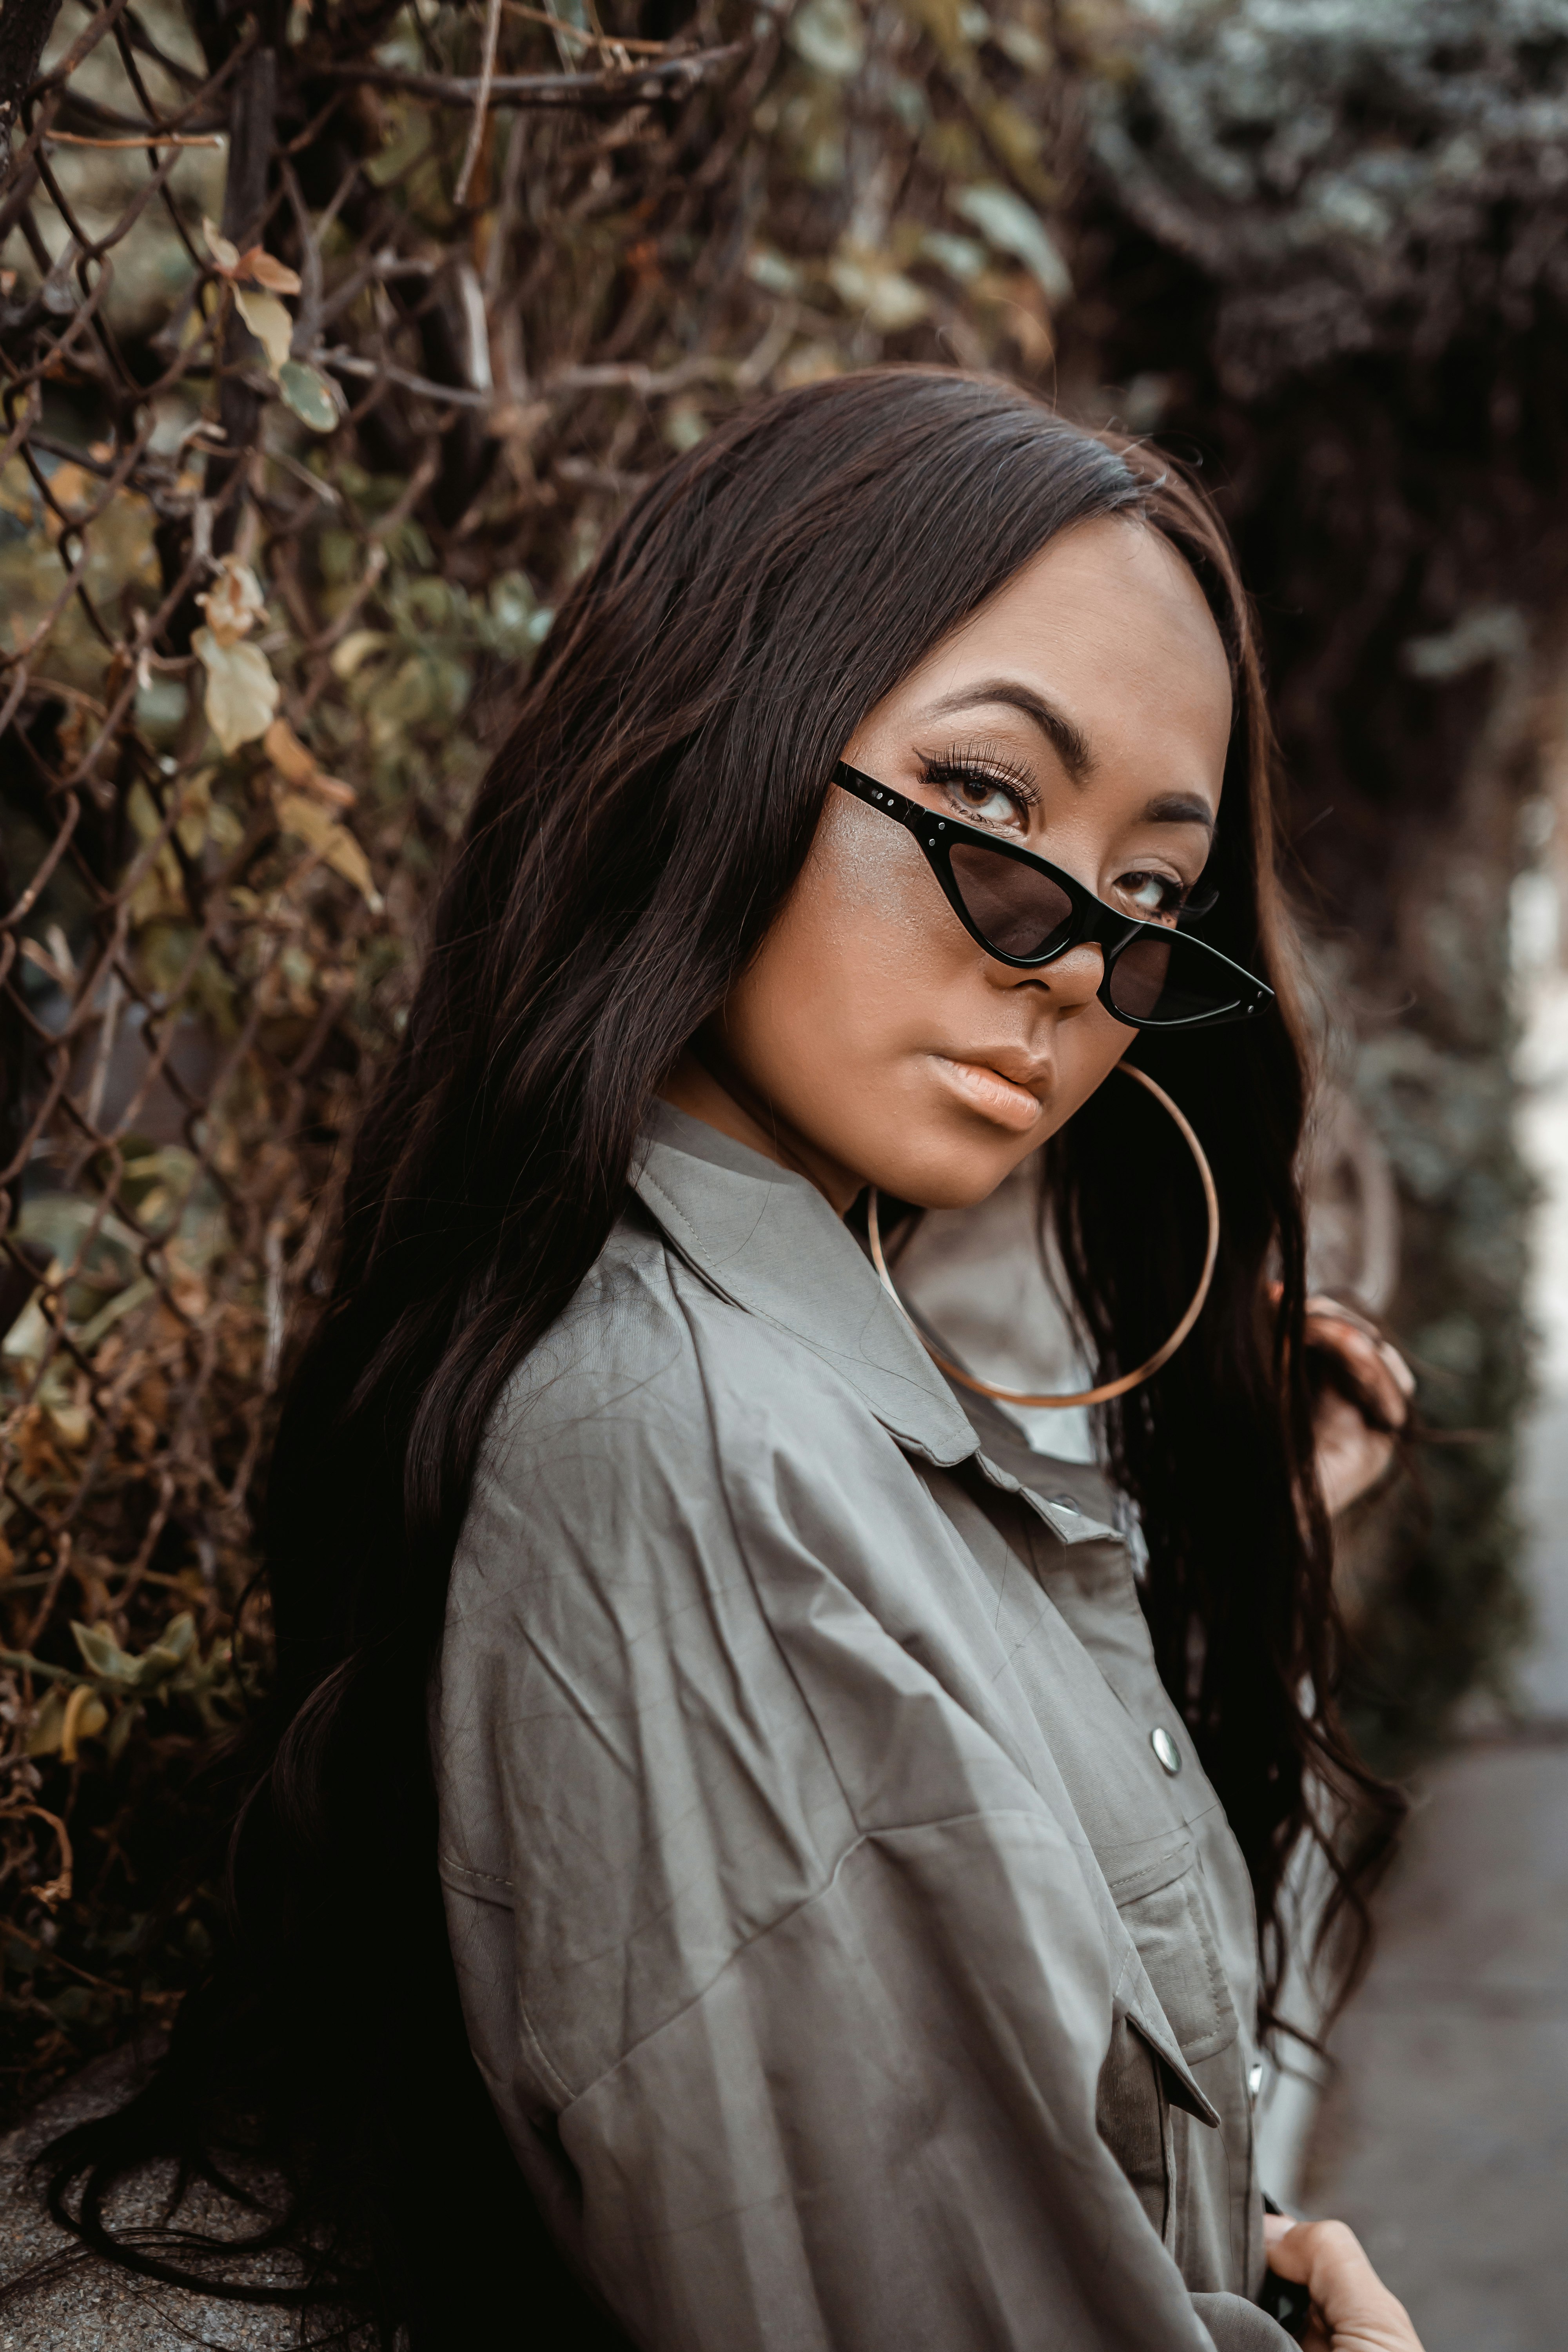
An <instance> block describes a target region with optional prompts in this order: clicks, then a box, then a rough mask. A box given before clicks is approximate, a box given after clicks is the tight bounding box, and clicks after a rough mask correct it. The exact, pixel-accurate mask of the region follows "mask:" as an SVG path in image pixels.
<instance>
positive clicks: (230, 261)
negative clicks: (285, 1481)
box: [0, 0, 1065, 2105]
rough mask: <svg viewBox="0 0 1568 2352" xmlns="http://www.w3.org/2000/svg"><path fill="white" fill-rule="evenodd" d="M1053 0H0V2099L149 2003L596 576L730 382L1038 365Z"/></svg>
mask: <svg viewBox="0 0 1568 2352" xmlns="http://www.w3.org/2000/svg"><path fill="white" fill-rule="evenodd" d="M1058 118H1059V101H1058V83H1057V78H1056V76H1055V74H1054V72H1053V70H1052V67H1051V52H1050V48H1049V27H1048V26H1047V21H1046V19H1045V16H1044V13H1043V11H1042V10H1041V9H1040V8H1038V7H1037V6H1036V5H1033V0H1020V5H1017V6H1016V7H1015V8H1014V9H1012V10H994V11H993V12H992V14H991V16H982V15H981V12H979V11H969V12H965V11H963V10H962V9H960V8H958V7H956V6H951V5H942V0H930V5H924V0H922V5H911V6H910V7H907V8H901V9H893V10H880V11H879V12H878V13H877V14H876V15H875V16H870V17H868V16H865V15H863V14H862V13H861V12H860V11H859V10H858V8H857V7H856V6H855V5H852V0H808V5H804V6H802V7H800V8H797V9H796V10H795V12H794V13H793V14H792V15H786V14H783V13H777V12H773V11H772V10H770V9H767V8H741V7H733V6H730V5H724V0H700V5H699V6H698V8H697V9H696V12H695V13H694V14H691V15H689V16H679V15H678V13H677V12H674V11H672V10H671V9H670V8H669V7H668V5H666V0H647V5H644V6H643V7H642V8H641V10H640V13H639V12H637V11H634V10H633V9H631V8H630V7H616V8H615V9H613V10H610V9H606V10H605V12H604V13H600V11H599V10H598V9H596V8H595V5H594V0H560V5H559V6H558V7H556V8H554V9H548V8H544V7H536V6H532V5H523V0H482V5H477V6H467V7H464V6H448V5H441V0H414V5H407V6H400V5H395V0H341V5H337V6H335V7H333V6H331V5H325V0H314V5H312V0H292V5H282V0H265V5H261V6H259V7H258V8H256V9H253V10H244V9H240V8H232V9H226V8H225V7H223V6H222V5H215V0H188V5H181V0H134V5H132V0H102V4H101V5H100V0H65V5H64V6H63V7H62V6H61V5H60V0H42V5H39V0H5V6H4V10H3V13H0V131H8V135H9V140H10V157H9V164H8V169H7V170H6V173H5V179H4V183H3V186H0V785H3V800H4V813H5V814H4V824H5V829H4V835H3V837H0V840H3V853H4V856H3V865H0V1056H3V1061H0V1083H3V1108H0V1187H3V1188H4V1206H3V1208H0V1333H3V1338H0V1350H3V1352H0V1904H3V1905H4V1907H5V1914H6V1916H7V1918H8V1922H9V1925H8V1927H6V1928H5V1929H4V1930H0V1935H3V1937H4V1958H5V1975H4V2000H3V2003H0V2042H3V2044H4V2046H3V2047H0V2086H3V2088H4V2091H5V2099H6V2102H7V2103H8V2104H13V2105H14V2104H16V2102H18V2101H21V2100H25V2098H26V2096H27V2095H29V2094H30V2093H31V2092H32V2091H33V2090H34V2089H36V2088H37V2086H38V2085H39V2084H40V2083H41V2082H42V2081H43V2080H45V2079H47V2076H48V2074H50V2073H51V2072H52V2071H55V2070H58V2068H59V2067H61V2066H62V2065H64V2064H67V2063H70V2062H71V2061H72V2060H73V2059H74V2058H75V2057H76V2056H78V2055H79V2054H81V2053H84V2052H85V2051H87V2050H89V2049H90V2048H91V2047H93V2046H95V2045H96V2044H99V2043H101V2042H103V2041H104V2040H105V2039H107V2038H110V2037H111V2036H112V2035H114V2034H115V2033H117V2032H120V2031H122V2030H123V2027H124V2023H125V2019H126V2014H127V2011H128V2008H129V2006H130V2004H131V2001H132V1991H131V1990H130V1988H131V1987H132V1982H133V1980H135V1981H138V1982H139V1983H140V1988H141V1990H140V1998H141V1999H142V2000H143V2001H144V2002H146V2003H148V2004H150V2005H151V2007H152V2008H153V2011H154V2012H156V2011H157V2010H158V2008H159V2006H160V2005H161V2004H166V2003H167V2002H168V2001H170V2000H173V1999H174V1998H176V1997H177V1994H178V1990H179V1988H180V1985H181V1983H182V1981H183V1980H184V1971H185V1970H186V1969H188V1967H189V1966H190V1964H191V1963H192V1962H193V1961H195V1960H199V1959H200V1958H201V1957H202V1954H203V1952H204V1950H205V1943H206V1937H207V1934H208V1921H207V1919H206V1917H205V1914H204V1911H203V1907H202V1900H201V1899H200V1898H198V1899H196V1900H195V1901H194V1902H192V1903H191V1904H188V1905H187V1906H185V1907H184V1911H183V1912H182V1913H181V1914H180V1915H179V1916H178V1917H176V1918H175V1919H174V1921H173V1922H172V1923H163V1924H161V1925H159V1926H158V1927H157V1929H156V1933H154V1932H153V1927H152V1925H151V1924H150V1923H152V1922H153V1921H155V1920H156V1918H157V1915H158V1908H159V1896H160V1893H161V1891H162V1890H161V1886H160V1876H161V1874H162V1873H163V1871H164V1870H165V1869H166V1867H167V1857H168V1854H169V1853H171V1852H172V1851H173V1850H174V1844H175V1843H177V1841H178V1834H179V1815H180V1810H181V1805H182V1803H183V1801H184V1800H183V1794H182V1791H183V1789H184V1781H185V1777H186V1775H187V1772H188V1769H189V1764H190V1759H191V1758H192V1756H193V1755H194V1754H195V1750H196V1748H198V1746H199V1744H200V1742H201V1740H202V1739H203V1738H204V1737H205V1734H206V1733H207V1732H208V1731H210V1730H211V1729H213V1728H215V1727H218V1726H220V1725H221V1724H222V1723H223V1722H224V1721H225V1720H226V1719H229V1718H231V1717H233V1715H234V1714H235V1712H236V1711H237V1709H238V1708H239V1707H240V1706H243V1704H244V1703H245V1696H246V1691H247V1685H250V1684H252V1683H253V1682H254V1680H255V1678H256V1677H258V1676H260V1675H264V1674H265V1671H266V1654H267V1651H266V1626H265V1623H264V1622H262V1620H261V1618H260V1616H259V1615H258V1612H257V1611H256V1610H255V1609H254V1608H249V1609H247V1611H246V1612H245V1616H244V1622H243V1623H240V1624H237V1622H236V1617H237V1611H238V1609H239V1606H240V1601H241V1596H242V1595H243V1593H244V1592H245V1590H246V1586H247V1580H248V1579H249V1577H250V1575H251V1572H252V1570H253V1566H254V1560H253V1554H252V1548H251V1547H252V1531H253V1510H254V1507H255V1501H256V1494H257V1487H258V1475H259V1472H260V1469H261V1467H262V1465H264V1460H265V1440H266V1434H267V1430H268V1415H269V1412H270V1409H271V1405H272V1402H273V1398H274V1395H275V1392H276V1389H277V1385H278V1381H279V1374H280V1371H281V1370H282V1369H283V1366H284V1363H285V1358H286V1352H287V1349H288V1346H289V1340H290V1335H291V1334H292V1333H293V1332H294V1331H296V1330H297V1329H298V1328H299V1327H300V1310H301V1308H302V1307H305V1308H308V1303H309V1298H310V1294H311V1292H312V1289H313V1288H317V1287H319V1286H320V1284H321V1276H322V1268H323V1264H324V1257H325V1254H326V1253H327V1252H329V1251H330V1248H331V1215H332V1202H333V1187H334V1181H335V1178H336V1175H337V1173H338V1171H340V1169H341V1167H342V1160H343V1156H344V1153H345V1151H346V1150H347V1148H348V1146H349V1143H350V1141H351V1139H352V1137H353V1129H354V1124H355V1119H356V1116H357V1113H358V1108H359V1105H360V1102H361V1098H362V1094H363V1088H364V1087H365V1085H366V1083H367V1079H368V1077H369V1075H370V1074H371V1072H372V1071H373V1070H374V1066H375V1063H376V1060H377V1057H378V1055H380V1054H381V1053H382V1052H383V1051H384V1048H385V1046H386V1045H387V1044H388V1042H389V1041H390V1040H391V1039H392V1038H393V1037H394V1036H395V1033H396V1029H397V1024H398V1022H399V1019H400V1017H401V1012H402V1006H403V1003H404V1001H405V990H406V987H407V984H408V971H409V966H410V961H411V957H412V955H413V953H414V952H415V951H416V947H417V939H418V928H419V919H420V911H421V908H422V906H423V903H424V900H425V897H426V889H427V886H428V883H429V880H430V877H432V875H433V874H434V873H435V872H436V871H437V868H438V867H439V866H440V863H441V860H442V856H443V854H444V851H445V848H446V845H447V843H448V842H449V840H450V839H451V837H452V835H454V833H455V831H456V829H457V828H458V825H459V824H460V823H461V821H462V816H463V812H464V809H465V806H466V804H467V799H468V794H469V793H470V792H471V789H472V787H473V785H474V782H475V781H476V779H477V777H478V774H479V770H480V768H481V766H482V764H483V761H484V758H485V756H486V751H487V747H488V745H489V742H490V741H491V740H492V739H493V737H494V735H495V733H496V731H497V730H498V728H499V726H500V723H501V720H502V719H503V717H504V712H505V708H506V703H507V699H508V697H509V695H510V692H511V691H512V690H513V688H514V685H515V681H516V679H517V677H518V676H519V674H520V672H521V670H522V669H523V668H525V667H526V665H527V662H528V660H529V658H530V656H531V652H532V650H533V648H534V647H535V646H537V644H538V643H539V642H540V640H541V638H542V635H543V633H544V631H545V629H546V628H547V626H548V623H549V617H550V609H551V605H552V600H553V598H554V597H555V595H556V594H557V593H558V592H559V588H560V586H561V584H562V583H563V582H564V581H565V580H567V579H569V578H570V576H571V575H572V573H573V572H574V571H575V570H576V569H577V568H578V567H580V566H581V564H582V563H583V562H584V561H586V560H587V558H588V557H589V556H590V555H591V553H592V551H593V549H594V546H595V543H596V540H597V537H598V534H599V533H600V531H601V530H602V529H603V527H604V524H605V519H606V518H607V516H609V515H610V514H611V513H612V512H613V511H614V510H615V508H616V502H617V501H618V500H620V499H623V498H624V496H625V495H626V492H627V491H628V490H630V489H631V488H634V487H635V486H636V484H637V482H638V481H639V480H640V479H641V478H643V477H644V476H645V475H646V473H647V471H648V470H649V468H650V467H652V466H653V465H654V464H656V463H657V462H658V459H659V457H661V456H662V455H664V454H667V453H668V450H669V449H670V448H671V447H677V448H679V447H681V446H688V445H689V443H690V442H691V441H692V440H693V439H695V438H696V437H698V436H700V434H701V433H702V432H703V431H704V430H705V429H706V425H707V422H708V420H709V418H710V416H711V415H714V414H715V413H716V412H717V411H718V410H719V409H721V408H722V407H723V406H726V405H728V404H731V403H732V402H734V401H736V400H740V399H745V398H747V397H749V396H751V395H752V394H754V393H756V392H758V391H760V390H762V389H763V388H764V387H766V386H768V385H770V384H774V383H781V382H790V381H801V380H805V379H808V378H809V377H810V376H812V375H813V374H816V373H823V372H825V371H827V370H830V369H835V368H837V367H839V366H842V365H844V364H847V363H851V362H857V361H864V360H868V359H871V358H875V357H878V356H880V355H883V354H888V355H907V356H911V357H913V356H921V355H931V356H947V357H950V358H951V357H954V356H956V357H958V358H960V359H963V360H966V361H970V362H976V361H978V362H993V361H997V360H1000V361H1001V362H1005V363H1006V364H1008V365H1011V366H1012V367H1014V368H1015V369H1022V370H1023V371H1025V372H1026V373H1038V372H1039V371H1041V370H1043V369H1045V368H1047V366H1048V364H1049V362H1050V357H1051V332H1050V319H1051V310H1052V306H1053V303H1054V302H1055V301H1056V300H1057V299H1058V298H1059V296H1060V294H1061V292H1062V290H1063V289H1064V287H1065V273H1064V271H1063V268H1062V263H1061V261H1060V258H1059V257H1058V252H1057V249H1056V247H1055V245H1054V244H1053V242H1052V238H1051V236H1050V234H1049V232H1048V230H1047V227H1046V226H1045V225H1044V219H1043V217H1042V216H1043V215H1046V214H1047V213H1048V211H1049V208H1050V206H1051V205H1052V203H1053V202H1054V201H1055V198H1056V195H1057V193H1058V181H1057V179H1056V178H1054V177H1053V173H1054V172H1055V170H1056V162H1055V160H1054V159H1055V158H1056V157H1057V152H1058V149H1059V147H1060V143H1061V139H1062V132H1061V129H1060V121H1059V119H1058Z"/></svg>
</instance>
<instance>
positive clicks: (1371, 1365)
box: [1307, 1298, 1415, 1518]
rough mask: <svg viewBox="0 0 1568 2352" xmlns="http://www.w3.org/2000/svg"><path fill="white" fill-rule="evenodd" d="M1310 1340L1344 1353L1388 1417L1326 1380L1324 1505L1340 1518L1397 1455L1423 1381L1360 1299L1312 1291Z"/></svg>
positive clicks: (1357, 1381)
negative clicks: (1372, 1417)
mask: <svg viewBox="0 0 1568 2352" xmlns="http://www.w3.org/2000/svg"><path fill="white" fill-rule="evenodd" d="M1307 1345H1308V1346H1309V1348H1313V1349H1325V1350H1328V1351H1329V1352H1331V1353H1332V1354H1333V1355H1335V1356H1337V1357H1338V1358H1339V1359H1340V1361H1341V1363H1342V1365H1343V1367H1344V1369H1345V1370H1346V1371H1347V1372H1348V1374H1349V1375H1350V1379H1351V1382H1352V1384H1353V1386H1354V1387H1356V1388H1357V1389H1359V1390H1360V1391H1361V1393H1362V1394H1363V1396H1364V1397H1365V1398H1366V1399H1367V1400H1368V1402H1370V1403H1371V1404H1373V1406H1374V1407H1375V1408H1376V1412H1377V1414H1378V1417H1379V1418H1380V1419H1381V1420H1382V1421H1383V1422H1384V1423H1386V1424H1387V1426H1386V1427H1384V1428H1382V1429H1378V1428H1374V1427H1373V1426H1372V1424H1371V1423H1369V1422H1368V1421H1367V1420H1366V1418H1365V1416H1364V1415H1363V1412H1362V1411H1361V1408H1360V1406H1359V1405H1356V1404H1354V1403H1352V1401H1351V1399H1350V1398H1349V1397H1348V1396H1346V1395H1345V1394H1344V1393H1343V1392H1342V1390H1340V1389H1339V1388H1337V1387H1335V1386H1334V1384H1333V1383H1332V1381H1325V1382H1324V1383H1323V1386H1322V1389H1321V1393H1320V1395H1319V1398H1318V1404H1317V1410H1316V1412H1315V1413H1314V1414H1313V1417H1312V1427H1313V1431H1314V1433H1315V1435H1316V1438H1317V1467H1318V1485H1319V1487H1320V1488H1321V1493H1322V1497H1323V1507H1324V1508H1325V1509H1326V1511H1327V1512H1328V1514H1329V1517H1331V1518H1333V1517H1336V1516H1337V1515H1338V1513H1340V1512H1341V1511H1343V1510H1346V1509H1348V1508H1349V1507H1350V1505H1351V1504H1352V1503H1353V1502H1354V1501H1355V1500H1356V1498H1357V1497H1358V1496H1361V1495H1364V1494H1365V1493H1366V1492H1367V1491H1368V1489H1369V1488H1370V1487H1373V1486H1376V1484H1377V1482H1378V1480H1379V1479H1380V1478H1381V1477H1382V1476H1383V1474H1384V1471H1385V1470H1386V1469H1387V1467H1388V1465H1389V1464H1390V1462H1391V1461H1392V1460H1393V1458H1394V1432H1395V1431H1397V1430H1400V1429H1402V1428H1403V1427H1404V1425H1405V1421H1406V1419H1407V1418H1408V1416H1409V1412H1410V1399H1411V1397H1412V1396H1413V1395H1414V1393H1415V1376H1414V1375H1413V1373H1412V1372H1411V1370H1410V1367H1409V1365H1408V1364H1407V1363H1406V1362H1405V1359H1404V1357H1403V1356H1402V1355H1401V1354H1400V1353H1399V1351H1398V1349H1395V1348H1392V1347H1390V1345H1389V1343H1388V1341H1387V1340H1386V1339H1380V1338H1379V1337H1378V1334H1377V1333H1376V1332H1375V1331H1374V1330H1373V1328H1372V1327H1371V1325H1370V1324H1368V1323H1364V1322H1363V1320H1362V1318H1361V1317H1360V1316H1359V1315H1358V1314H1357V1313H1356V1312H1355V1310H1354V1308H1353V1307H1342V1306H1341V1305H1340V1303H1339V1301H1338V1300H1337V1299H1333V1298H1309V1299H1308V1301H1307Z"/></svg>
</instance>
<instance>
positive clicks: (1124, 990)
mask: <svg viewBox="0 0 1568 2352" xmlns="http://www.w3.org/2000/svg"><path fill="white" fill-rule="evenodd" d="M1251 993H1252V992H1250V991H1249V990H1248V988H1247V983H1246V982H1245V981H1244V980H1243V978H1242V976H1241V974H1240V973H1239V972H1234V973H1233V972H1232V971H1231V969H1230V966H1229V965H1228V964H1226V962H1225V961H1223V960H1222V959H1221V958H1220V957H1218V956H1215V955H1211V954H1209V953H1208V951H1207V950H1205V948H1204V947H1203V945H1202V944H1201V943H1200V942H1199V941H1198V940H1188V939H1184V938H1183V937H1182V935H1181V934H1180V932H1178V931H1144V932H1142V934H1141V935H1140V937H1139V938H1137V939H1135V940H1133V941H1132V943H1131V946H1130V947H1126V948H1123V949H1122V950H1121V954H1120V955H1119V956H1118V957H1117V959H1116V961H1115V962H1114V964H1112V966H1111V968H1110V1001H1111V1003H1112V1004H1114V1005H1115V1007H1116V1009H1117V1011H1118V1012H1119V1013H1131V1015H1132V1017H1133V1019H1134V1020H1137V1021H1156V1022H1172V1023H1175V1022H1179V1021H1197V1020H1201V1019H1203V1018H1205V1016H1206V1017H1207V1018H1209V1019H1211V1020H1212V1019H1213V1018H1214V1016H1215V1014H1216V1013H1232V1012H1235V1011H1237V1009H1238V1008H1239V1007H1240V1006H1241V1005H1243V1004H1244V1003H1247V1001H1248V998H1249V995H1250V994H1251Z"/></svg>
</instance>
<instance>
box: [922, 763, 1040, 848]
mask: <svg viewBox="0 0 1568 2352" xmlns="http://www.w3.org/2000/svg"><path fill="white" fill-rule="evenodd" d="M921 764H922V766H923V768H924V771H925V781H926V782H927V783H928V784H931V785H934V786H935V787H936V788H937V790H938V791H940V792H941V793H943V795H944V796H945V798H946V799H947V801H948V802H949V803H950V805H951V806H952V808H953V810H954V811H955V812H956V813H957V814H958V815H960V816H961V817H963V820H964V822H965V823H966V824H983V825H1009V826H1011V827H1012V828H1013V830H1014V831H1015V832H1018V833H1026V832H1027V831H1028V826H1029V818H1028V812H1029V809H1030V807H1031V805H1032V803H1033V801H1034V793H1033V790H1032V788H1031V786H1030V784H1029V782H1028V780H1027V778H1026V777H1022V776H1017V775H1010V774H1009V773H1008V772H1007V770H1006V769H1005V767H1004V766H1002V765H1001V764H1000V763H999V762H996V761H993V760H991V759H990V758H988V757H985V756H983V755H980V754H977V753H974V752H968V751H950V752H949V753H948V754H947V756H946V757H945V758H944V759H941V760H927V761H922V763H921Z"/></svg>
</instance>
